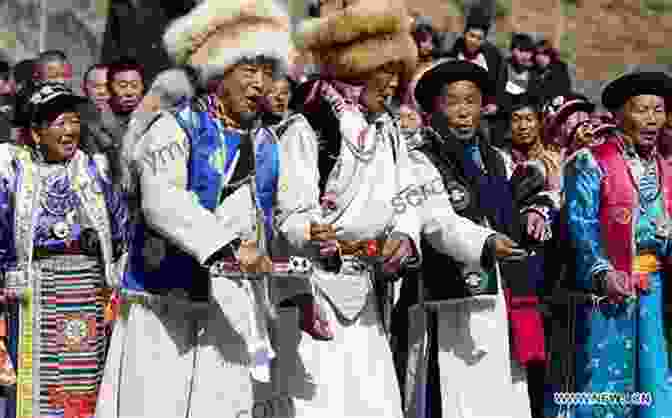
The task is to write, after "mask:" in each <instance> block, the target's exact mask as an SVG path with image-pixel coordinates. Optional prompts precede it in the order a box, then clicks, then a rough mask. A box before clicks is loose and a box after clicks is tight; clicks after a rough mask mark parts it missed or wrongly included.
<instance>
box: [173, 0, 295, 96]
mask: <svg viewBox="0 0 672 418" xmlns="http://www.w3.org/2000/svg"><path fill="white" fill-rule="evenodd" d="M163 43H164V45H165V47H166V51H167V52H168V54H169V55H170V56H171V58H172V59H173V60H174V61H175V63H176V64H178V65H184V64H189V65H191V66H192V67H194V68H195V69H196V70H197V71H198V72H199V75H200V81H201V83H202V84H204V85H205V84H207V82H208V81H209V80H211V79H212V78H214V77H217V76H221V75H223V74H225V73H226V71H227V70H228V69H229V68H230V67H231V66H232V65H234V64H236V63H237V62H238V61H240V60H241V59H244V58H255V57H259V56H264V57H268V58H272V59H276V60H278V61H279V63H280V65H281V66H282V67H283V68H286V66H287V64H288V60H289V56H290V53H291V50H292V46H291V33H290V20H289V15H288V12H287V10H285V8H283V7H282V6H281V5H279V4H277V3H276V2H275V1H274V0H205V1H202V2H201V3H199V4H198V5H197V6H196V7H194V9H192V10H191V11H190V12H189V13H188V14H187V15H185V16H182V17H180V18H178V19H176V20H175V21H174V22H172V23H171V24H170V25H169V26H168V29H167V30H166V32H165V34H164V35H163Z"/></svg>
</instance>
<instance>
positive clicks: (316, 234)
mask: <svg viewBox="0 0 672 418" xmlns="http://www.w3.org/2000/svg"><path fill="white" fill-rule="evenodd" d="M334 240H336V228H334V226H333V225H329V224H318V223H311V224H310V241H334Z"/></svg>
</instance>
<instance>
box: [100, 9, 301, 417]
mask: <svg viewBox="0 0 672 418" xmlns="http://www.w3.org/2000/svg"><path fill="white" fill-rule="evenodd" d="M250 16H252V17H254V19H250ZM213 28H215V29H216V30H213ZM288 28H289V17H288V15H287V12H286V10H284V8H283V7H281V6H279V5H277V4H275V3H274V2H273V1H272V0H264V1H258V0H257V1H255V0H252V1H244V0H241V1H239V2H233V3H232V2H226V3H224V2H220V1H217V0H214V1H210V0H206V1H204V2H201V3H199V5H198V6H196V8H195V9H194V10H192V11H191V12H190V13H189V14H188V15H187V16H184V17H182V18H180V19H178V20H176V21H175V22H173V23H172V24H171V25H170V26H169V28H168V30H167V32H166V34H165V35H164V42H165V44H166V49H167V50H168V51H169V52H170V53H171V54H172V55H173V58H174V59H175V61H176V62H177V63H178V64H189V65H191V66H192V67H194V68H195V69H196V71H197V72H198V75H199V82H201V83H202V87H205V88H207V90H208V93H207V94H206V95H204V96H199V97H197V98H195V99H193V100H188V101H186V102H185V103H183V104H182V105H180V106H178V108H177V109H176V111H175V112H166V111H160V112H158V113H157V114H156V115H154V116H153V117H143V116H142V115H138V116H139V117H140V118H142V119H143V123H146V128H145V129H144V132H141V133H140V138H139V139H138V140H137V142H136V141H135V140H136V139H137V138H130V139H129V138H127V139H126V141H125V142H128V141H130V143H131V146H130V147H125V148H127V149H125V151H126V158H125V160H126V161H127V162H128V163H129V164H130V168H131V169H130V174H131V176H129V177H130V178H133V179H134V180H135V186H136V189H135V190H134V192H135V196H134V197H135V198H137V203H138V207H136V209H137V213H136V219H135V221H136V222H135V225H134V227H133V231H132V243H131V248H132V250H131V252H132V255H131V256H130V258H131V261H130V268H129V271H128V272H127V275H126V277H125V279H124V283H123V287H122V289H121V296H122V307H121V317H120V319H119V320H118V322H117V324H116V326H115V329H114V335H113V338H112V342H111V347H110V351H109V357H108V364H107V367H106V373H105V377H104V381H103V384H102V388H101V392H100V395H99V403H98V408H97V411H96V416H97V417H99V418H101V417H115V418H117V417H124V418H131V417H133V418H137V417H150V416H151V417H153V416H156V417H163V418H165V417H175V418H177V417H185V416H189V417H192V418H198V417H211V416H213V414H215V415H217V416H220V417H230V418H233V417H238V416H241V414H244V413H245V412H248V411H251V410H252V408H253V406H254V405H253V379H252V378H255V379H259V380H263V379H264V378H265V377H266V378H268V376H264V374H266V375H268V362H269V360H270V358H271V357H272V356H273V352H272V349H271V348H270V343H269V341H268V338H267V337H266V335H265V329H266V325H265V319H266V317H267V314H268V312H267V311H266V310H264V309H263V308H264V307H265V308H268V306H266V305H267V303H265V302H267V301H265V300H264V299H263V295H261V296H260V292H259V291H258V290H260V289H261V290H263V286H257V285H255V284H253V283H252V282H250V281H247V280H238V278H239V277H240V276H241V273H268V272H272V271H273V272H274V271H275V270H273V269H274V268H276V266H273V265H272V264H271V262H270V259H269V258H268V257H267V256H264V253H263V252H262V251H263V247H264V246H266V244H268V239H267V235H266V234H265V233H266V232H270V231H272V218H271V217H270V216H269V215H268V213H269V212H270V209H272V208H271V203H275V201H283V202H284V201H286V200H287V199H288V197H287V195H286V194H283V193H284V192H283V190H284V189H283V188H279V189H277V190H276V189H275V188H276V186H277V181H276V180H278V177H280V174H279V173H278V171H280V169H279V167H282V166H287V165H290V164H292V163H290V162H289V161H287V158H286V157H285V156H284V154H283V153H281V152H280V151H279V150H278V149H277V141H274V139H275V138H274V136H273V135H272V133H271V132H270V131H269V130H264V129H259V130H255V131H254V132H255V135H254V136H251V135H248V132H249V130H248V129H247V127H245V126H244V122H245V121H246V120H249V119H250V118H251V117H252V116H253V115H255V114H256V113H257V112H258V110H259V109H258V99H260V98H261V97H262V95H263V94H264V92H265V90H266V88H265V83H266V81H267V80H268V79H270V77H271V75H272V72H273V70H274V67H275V69H277V68H278V67H282V66H285V65H286V64H287V60H288V56H289V50H290V48H291V45H290V39H289V31H288ZM213 87H216V88H213ZM151 107H152V106H149V105H148V108H151ZM144 116H147V115H144ZM138 133H139V132H137V131H136V130H135V129H133V130H132V134H134V135H135V134H138ZM252 141H254V142H252ZM267 163H268V164H267ZM256 186H259V188H258V189H257V187H256ZM132 189H133V188H132V187H131V188H129V190H132ZM267 190H272V191H273V192H272V193H270V194H269V193H266V191H267ZM293 204H296V202H295V201H294V202H292V203H291V204H289V203H286V202H285V203H283V205H282V206H284V207H290V206H291V205H293ZM283 219H284V222H283V223H282V225H279V226H280V229H282V230H284V231H289V232H288V234H290V235H291V233H292V232H295V231H296V233H297V234H299V235H300V236H301V237H302V236H303V231H304V229H305V224H306V223H307V220H306V217H305V215H304V214H303V213H299V212H297V213H296V214H294V215H293V216H292V214H291V213H290V216H284V217H283ZM290 239H291V237H290ZM297 239H302V238H294V240H295V241H296V240H297ZM213 411H215V412H213Z"/></svg>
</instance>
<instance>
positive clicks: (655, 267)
mask: <svg viewBox="0 0 672 418" xmlns="http://www.w3.org/2000/svg"><path fill="white" fill-rule="evenodd" d="M662 266H663V263H661V262H660V260H659V259H658V256H657V255H656V254H655V253H644V254H640V255H638V256H635V258H634V259H633V261H632V277H633V279H635V286H636V287H637V289H639V290H640V291H642V292H646V291H648V290H649V273H655V272H657V271H660V270H662Z"/></svg>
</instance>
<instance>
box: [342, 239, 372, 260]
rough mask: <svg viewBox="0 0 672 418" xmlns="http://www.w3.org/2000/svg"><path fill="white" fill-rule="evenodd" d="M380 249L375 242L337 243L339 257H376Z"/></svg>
mask: <svg viewBox="0 0 672 418" xmlns="http://www.w3.org/2000/svg"><path fill="white" fill-rule="evenodd" d="M381 247H382V245H381V243H380V242H378V241H376V240H361V241H338V251H339V254H340V255H341V256H357V257H376V256H379V255H380V254H381V253H382V248H381Z"/></svg>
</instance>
